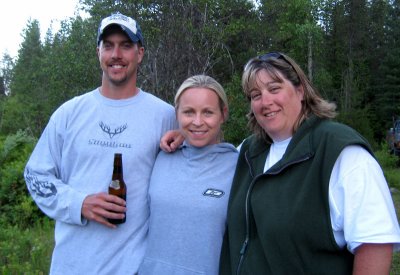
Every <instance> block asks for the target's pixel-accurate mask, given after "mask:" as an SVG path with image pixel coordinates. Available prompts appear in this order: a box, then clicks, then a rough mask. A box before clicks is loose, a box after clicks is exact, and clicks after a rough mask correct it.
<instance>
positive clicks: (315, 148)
mask: <svg viewBox="0 0 400 275" xmlns="http://www.w3.org/2000/svg"><path fill="white" fill-rule="evenodd" d="M242 86H243V90H244V93H245V94H246V96H247V98H248V100H249V102H250V107H251V108H250V112H249V114H248V118H249V125H250V128H251V130H252V131H253V133H254V134H253V135H251V136H250V137H248V138H247V139H245V140H244V142H243V143H242V144H241V145H240V154H239V159H238V163H237V166H236V171H235V176H234V179H233V184H232V189H231V193H230V199H229V204H228V216H227V230H226V233H225V237H224V241H223V245H222V252H221V258H220V274H224V275H225V274H251V275H257V274H279V275H280V274H296V275H297V274H335V275H336V274H364V275H365V274H389V271H390V265H391V259H392V253H393V250H398V249H399V248H400V229H399V225H398V222H397V217H396V213H395V210H394V206H393V202H392V199H391V195H390V191H389V188H388V186H387V183H386V180H385V178H384V176H383V172H382V169H381V168H380V166H379V164H378V163H377V161H376V160H375V158H374V156H373V153H372V150H371V148H370V145H369V144H368V142H367V141H366V140H365V139H364V138H363V137H362V136H361V135H360V134H359V133H357V132H356V131H355V130H353V129H351V128H350V127H348V126H346V125H343V124H340V123H337V122H334V121H332V120H331V119H332V118H334V117H335V116H336V112H335V109H336V106H335V105H334V104H333V103H330V102H328V101H326V100H324V99H323V98H322V97H321V96H320V95H319V93H318V91H317V90H316V89H315V88H314V87H313V86H312V84H311V83H310V81H309V80H308V79H307V77H306V75H305V74H304V72H303V71H302V70H301V68H300V67H299V66H298V65H297V64H296V62H295V61H294V60H293V59H291V58H290V57H288V56H286V55H284V54H282V53H279V52H272V53H268V54H264V55H261V56H257V57H255V58H252V59H251V60H250V61H249V62H248V63H247V64H246V66H245V68H244V72H243V76H242ZM170 140H171V138H170V137H164V138H163V140H162V142H163V146H164V147H165V146H166V143H167V141H170ZM174 145H175V144H172V146H174ZM170 149H171V148H169V150H170Z"/></svg>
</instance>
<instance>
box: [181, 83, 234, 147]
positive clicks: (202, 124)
mask: <svg viewBox="0 0 400 275" xmlns="http://www.w3.org/2000/svg"><path fill="white" fill-rule="evenodd" d="M223 112H224V113H223ZM226 112H227V110H226V108H224V110H223V111H221V109H220V104H219V97H218V95H217V94H216V93H215V92H214V91H213V90H210V89H207V88H189V89H187V90H186V91H184V92H183V93H182V94H181V96H180V97H179V105H178V109H177V119H178V122H179V128H180V130H181V133H182V134H183V136H184V137H185V139H186V141H187V142H188V143H189V144H191V145H193V146H196V147H203V146H207V145H211V144H215V143H218V142H219V141H220V140H219V135H220V131H221V125H222V123H223V122H224V118H225V116H226Z"/></svg>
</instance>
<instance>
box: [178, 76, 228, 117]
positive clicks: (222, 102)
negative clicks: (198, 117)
mask: <svg viewBox="0 0 400 275" xmlns="http://www.w3.org/2000/svg"><path fill="white" fill-rule="evenodd" d="M190 88H205V89H210V90H212V91H214V92H215V93H216V94H217V96H218V101H219V108H220V110H221V113H222V115H223V116H224V108H226V114H227V117H224V121H226V120H227V119H228V114H229V108H228V98H227V96H226V93H225V90H224V88H223V87H222V86H221V84H219V83H218V81H216V80H215V79H214V78H212V77H210V76H207V75H194V76H192V77H189V78H187V79H186V80H185V81H183V83H182V84H181V86H180V87H179V88H178V91H177V92H176V95H175V100H174V103H175V110H177V109H178V108H179V99H180V97H181V95H182V94H183V93H184V92H185V91H186V90H187V89H190Z"/></svg>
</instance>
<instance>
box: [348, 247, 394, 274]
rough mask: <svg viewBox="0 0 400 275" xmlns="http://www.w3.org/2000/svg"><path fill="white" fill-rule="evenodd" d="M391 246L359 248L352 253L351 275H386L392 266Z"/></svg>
mask: <svg viewBox="0 0 400 275" xmlns="http://www.w3.org/2000/svg"><path fill="white" fill-rule="evenodd" d="M392 253H393V244H390V243H389V244H369V243H365V244H362V245H361V246H359V247H358V248H357V249H356V251H355V253H354V266H353V275H380V274H382V275H383V274H385V275H388V274H389V272H390V268H391V264H392Z"/></svg>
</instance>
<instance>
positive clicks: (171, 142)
mask: <svg viewBox="0 0 400 275" xmlns="http://www.w3.org/2000/svg"><path fill="white" fill-rule="evenodd" d="M184 140H185V138H184V137H183V135H182V134H181V132H180V131H179V130H171V131H168V132H166V133H165V135H164V136H163V137H162V138H161V140H160V148H161V149H162V150H163V151H165V152H168V153H171V152H174V151H175V150H176V149H177V148H178V147H179V146H180V145H181V144H182V143H183V141H184Z"/></svg>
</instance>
